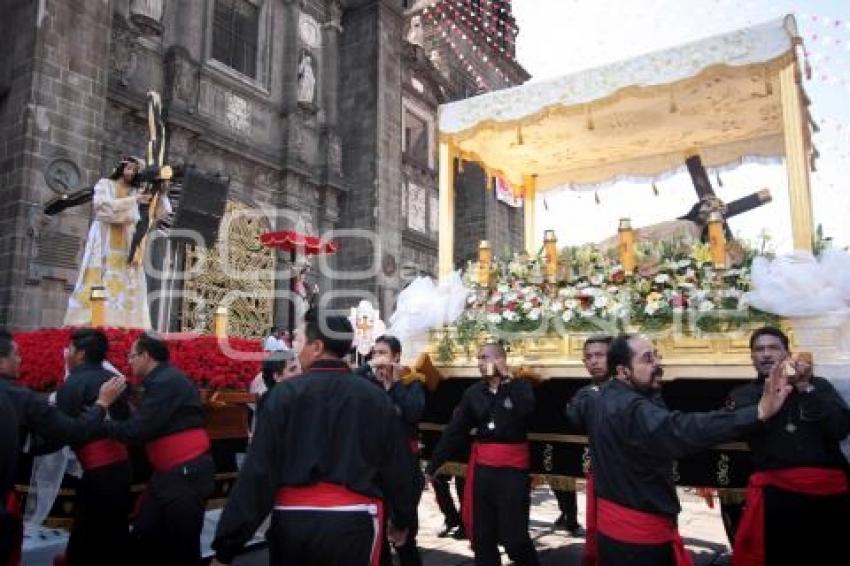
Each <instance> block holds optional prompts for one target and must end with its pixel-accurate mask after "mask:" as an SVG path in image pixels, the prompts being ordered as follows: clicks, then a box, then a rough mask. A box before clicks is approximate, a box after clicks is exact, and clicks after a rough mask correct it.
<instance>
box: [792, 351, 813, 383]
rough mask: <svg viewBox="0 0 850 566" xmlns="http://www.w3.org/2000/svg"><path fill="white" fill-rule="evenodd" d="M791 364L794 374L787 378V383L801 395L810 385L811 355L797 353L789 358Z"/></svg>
mask: <svg viewBox="0 0 850 566" xmlns="http://www.w3.org/2000/svg"><path fill="white" fill-rule="evenodd" d="M791 363H792V364H793V366H794V371H795V374H794V375H793V376H788V382H789V383H791V384H792V385H793V386H794V387H796V388H797V391H799V392H801V393H802V392H804V391H806V390H807V389H808V388H809V387H810V386H811V384H812V365H813V360H812V355H811V354H810V353H808V352H798V353H796V354H794V355H793V356H791Z"/></svg>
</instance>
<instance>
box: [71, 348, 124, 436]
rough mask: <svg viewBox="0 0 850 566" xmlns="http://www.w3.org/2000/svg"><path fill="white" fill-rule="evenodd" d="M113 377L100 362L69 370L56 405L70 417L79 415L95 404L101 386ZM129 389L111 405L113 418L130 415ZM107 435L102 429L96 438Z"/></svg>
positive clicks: (110, 413) (110, 412) (110, 411)
mask: <svg viewBox="0 0 850 566" xmlns="http://www.w3.org/2000/svg"><path fill="white" fill-rule="evenodd" d="M112 377H113V374H112V372H110V371H109V370H107V369H105V368H103V367H102V366H101V365H99V364H83V365H80V366H77V367H75V368H73V369H72V370H71V371H70V372H68V377H67V378H66V379H65V383H64V384H62V387H60V388H59V389H58V390H57V391H56V407H58V408H59V410H60V411H62V412H63V413H65V414H66V415H68V416H70V417H77V416H79V415H80V414H82V413H83V412H84V411H86V410H87V409H88V408H89V407H91V406H92V405H94V404H95V401H97V396H98V395H99V394H100V387H101V386H102V385H103V384H104V383H106V382H107V381H109V380H110V379H111V378H112ZM127 397H128V391H125V392H124V393H123V394H122V395H121V397H119V398H118V399H116V401H115V402H114V403H113V404H112V405H110V407H109V411H108V414H109V417H110V418H111V419H113V420H126V419H127V418H128V417H129V416H130V406H129V404H128V402H127ZM105 436H106V430H102V431H101V432H100V433H99V434H97V435H95V436H94V438H102V437H105Z"/></svg>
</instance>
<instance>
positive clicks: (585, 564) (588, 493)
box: [581, 470, 599, 566]
mask: <svg viewBox="0 0 850 566" xmlns="http://www.w3.org/2000/svg"><path fill="white" fill-rule="evenodd" d="M584 477H585V479H586V480H587V487H586V488H585V522H586V523H587V530H586V533H585V539H584V556H582V559H581V565H582V566H598V565H599V547H598V545H597V543H596V531H597V529H598V527H597V524H596V490H595V487H594V485H593V471H592V470H588V471H587V473H586V474H585V476H584Z"/></svg>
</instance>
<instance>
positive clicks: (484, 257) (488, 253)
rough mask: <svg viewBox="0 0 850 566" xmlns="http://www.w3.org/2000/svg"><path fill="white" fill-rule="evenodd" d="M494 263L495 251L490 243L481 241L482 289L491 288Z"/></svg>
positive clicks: (479, 256)
mask: <svg viewBox="0 0 850 566" xmlns="http://www.w3.org/2000/svg"><path fill="white" fill-rule="evenodd" d="M492 261H493V250H492V249H491V248H490V242H488V241H487V240H481V243H480V244H478V284H479V285H481V286H482V287H489V286H490V264H491V262H492Z"/></svg>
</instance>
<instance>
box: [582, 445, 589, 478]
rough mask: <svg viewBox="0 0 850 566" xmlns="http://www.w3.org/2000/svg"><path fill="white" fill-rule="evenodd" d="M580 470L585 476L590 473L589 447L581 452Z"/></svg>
mask: <svg viewBox="0 0 850 566" xmlns="http://www.w3.org/2000/svg"><path fill="white" fill-rule="evenodd" d="M581 470H582V471H583V472H584V473H585V475H587V473H588V472H589V471H590V446H585V447H584V449H583V450H582V452H581Z"/></svg>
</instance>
